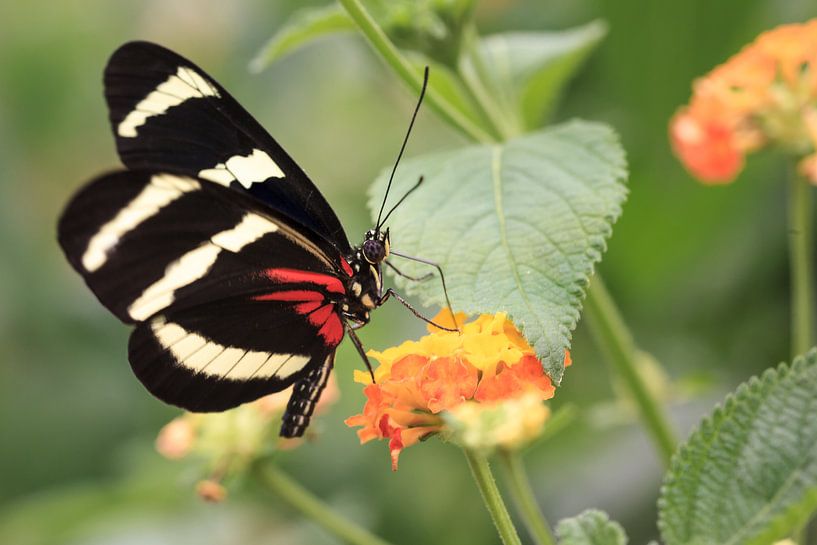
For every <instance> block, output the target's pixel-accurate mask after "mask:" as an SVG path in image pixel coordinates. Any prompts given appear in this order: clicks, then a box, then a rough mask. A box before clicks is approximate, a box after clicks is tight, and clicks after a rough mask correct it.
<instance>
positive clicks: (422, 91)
mask: <svg viewBox="0 0 817 545" xmlns="http://www.w3.org/2000/svg"><path fill="white" fill-rule="evenodd" d="M426 87H428V66H426V67H425V71H424V72H423V87H422V89H420V98H419V99H418V100H417V106H416V107H415V108H414V114H412V116H411V123H409V127H408V131H406V137H405V138H404V139H403V145H402V146H400V153H398V154H397V161H395V162H394V167H393V168H392V169H391V176H389V184H388V185H387V186H386V194H385V195H383V204H381V205H380V212H378V214H377V223H376V224H375V228H374V230H375V231H378V230H379V229H380V225H381V223H380V217H381V216H382V215H383V208H385V207H386V199H388V198H389V190H390V189H391V183H392V181H394V173H395V172H397V165H399V164H400V159H401V158H402V157H403V152H404V151H406V144H408V139H409V135H410V134H411V129H412V128H413V127H414V120H415V119H417V112H419V111H420V105H421V104H422V103H423V97H424V96H425V94H426ZM421 180H422V179H421ZM418 185H419V184H418ZM412 191H413V189H412ZM409 193H411V191H409ZM403 198H405V196H404V197H403ZM400 200H401V201H402V199H400ZM398 204H399V203H398ZM392 210H394V209H392ZM390 213H391V212H390ZM386 217H388V215H387V216H386Z"/></svg>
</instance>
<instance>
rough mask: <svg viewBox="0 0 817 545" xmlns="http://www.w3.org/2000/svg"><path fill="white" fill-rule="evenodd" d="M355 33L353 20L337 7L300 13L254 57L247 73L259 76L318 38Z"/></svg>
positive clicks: (312, 9)
mask: <svg viewBox="0 0 817 545" xmlns="http://www.w3.org/2000/svg"><path fill="white" fill-rule="evenodd" d="M354 29H355V24H354V22H353V21H352V19H351V18H350V17H349V15H347V14H346V11H344V9H343V8H341V7H340V6H339V5H337V4H331V5H328V6H322V7H318V8H314V7H310V8H305V9H302V10H299V11H297V12H295V14H293V16H292V17H291V18H290V20H289V21H287V23H286V24H284V26H283V27H281V28H280V29H279V30H278V32H276V33H275V35H274V36H273V37H272V38H270V40H269V41H268V42H267V43H266V45H264V47H262V48H261V50H260V51H259V52H258V53H257V54H256V56H255V58H254V59H253V60H252V62H250V70H251V71H253V72H260V71H262V70H264V69H265V68H266V67H268V66H269V65H270V64H272V63H273V62H275V61H276V60H278V59H280V58H281V57H283V56H285V55H287V54H288V53H291V52H292V51H294V50H296V49H298V48H300V47H303V46H304V45H306V44H307V43H309V42H311V41H313V40H315V39H317V38H320V37H323V36H327V35H330V34H336V33H338V32H348V31H352V30H354Z"/></svg>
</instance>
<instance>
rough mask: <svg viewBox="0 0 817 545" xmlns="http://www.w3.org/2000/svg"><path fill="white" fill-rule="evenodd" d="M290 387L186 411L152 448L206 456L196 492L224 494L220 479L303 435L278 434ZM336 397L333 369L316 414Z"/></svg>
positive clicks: (171, 454) (214, 497) (209, 496)
mask: <svg viewBox="0 0 817 545" xmlns="http://www.w3.org/2000/svg"><path fill="white" fill-rule="evenodd" d="M291 393H292V388H291V387H290V388H288V389H286V390H284V391H282V392H277V393H274V394H271V395H268V396H265V397H262V398H260V399H258V400H256V401H254V402H252V403H247V404H245V405H242V406H240V407H236V408H235V409H231V410H229V411H225V412H223V413H189V412H187V413H184V414H182V415H181V416H178V417H176V418H174V419H173V420H171V421H170V422H169V423H167V424H166V425H165V426H164V427H163V428H162V429H161V430H160V431H159V434H158V436H157V438H156V450H157V451H158V452H159V454H161V455H162V456H164V457H165V458H168V459H171V460H176V459H180V458H184V457H186V456H188V455H196V456H197V457H198V458H199V459H202V460H204V461H205V462H206V466H207V467H206V468H205V472H206V474H207V478H206V479H205V480H203V481H201V482H200V483H199V485H198V488H197V490H198V493H199V495H200V496H201V497H202V498H204V499H206V500H208V501H221V500H222V499H224V497H225V496H226V491H224V489H223V487H222V486H221V481H222V480H223V479H224V478H226V477H229V476H231V475H233V474H236V473H240V472H241V471H243V470H244V469H245V468H247V467H248V466H249V464H250V463H251V462H252V461H253V460H254V459H256V458H257V457H258V456H260V455H262V454H264V453H265V452H268V451H269V449H270V448H276V449H279V450H285V449H292V448H295V447H297V446H299V445H300V444H301V443H302V442H303V438H297V439H286V438H282V437H279V436H278V428H279V425H280V419H281V415H282V414H283V413H284V411H285V410H286V405H287V401H288V400H289V396H290V394H291ZM337 398H338V387H337V382H336V381H335V379H334V375H333V376H331V377H330V378H329V382H328V383H327V385H326V389H325V390H324V392H323V395H322V396H321V399H320V401H319V402H318V404H317V405H316V407H315V413H316V414H320V413H321V412H322V411H324V410H325V409H326V407H327V406H328V405H331V404H332V403H334V402H335V400H336V399H337Z"/></svg>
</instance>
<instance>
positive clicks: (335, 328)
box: [318, 312, 343, 346]
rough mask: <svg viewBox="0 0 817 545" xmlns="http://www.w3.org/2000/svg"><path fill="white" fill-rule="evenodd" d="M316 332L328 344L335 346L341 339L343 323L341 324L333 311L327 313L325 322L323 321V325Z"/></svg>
mask: <svg viewBox="0 0 817 545" xmlns="http://www.w3.org/2000/svg"><path fill="white" fill-rule="evenodd" d="M318 334H319V335H321V336H322V337H323V338H324V340H325V341H326V343H327V344H329V345H335V346H336V345H338V344H340V340H341V339H343V324H341V322H340V318H339V317H338V315H337V313H335V312H333V313H332V314H330V315H329V318H327V319H326V322H324V324H323V326H322V327H321V328H320V330H318Z"/></svg>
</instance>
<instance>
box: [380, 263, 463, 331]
mask: <svg viewBox="0 0 817 545" xmlns="http://www.w3.org/2000/svg"><path fill="white" fill-rule="evenodd" d="M391 254H392V255H396V256H397V257H402V258H403V259H408V260H409V261H416V262H417V263H424V264H426V265H430V266H432V267H434V268H435V269H437V272H438V273H440V282H442V285H443V295H445V304H446V306H447V307H448V312H450V313H451V319H452V320H453V321H454V327H456V328H457V329H456V331H459V330H460V328H459V326H458V325H457V318H456V316H455V315H454V307H452V306H451V299H449V298H448V288H447V287H446V285H445V275H444V274H443V268H442V267H440V265H439V264H438V263H435V262H433V261H429V260H428V259H423V258H421V257H414V256H410V255H406V254H401V253H399V252H395V251H394V250H392V251H391ZM385 263H386V265H389V266H390V267H391V268H392V269H394V270H395V271H397V269H396V268H395V267H394V265H392V264H391V263H389V262H388V261H386V262H385ZM397 274H399V275H400V276H405V277H406V278H409V277H408V276H406V275H404V274H403V273H401V272H400V271H397ZM431 274H433V273H431ZM420 278H421V279H425V277H422V276H421V277H420ZM404 304H405V303H404ZM426 321H428V320H426ZM435 325H436V324H435ZM442 329H446V328H442Z"/></svg>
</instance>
